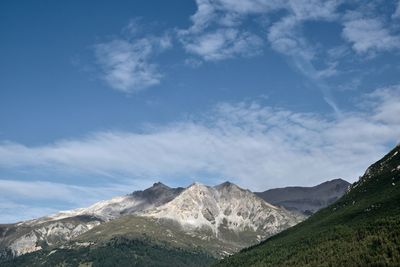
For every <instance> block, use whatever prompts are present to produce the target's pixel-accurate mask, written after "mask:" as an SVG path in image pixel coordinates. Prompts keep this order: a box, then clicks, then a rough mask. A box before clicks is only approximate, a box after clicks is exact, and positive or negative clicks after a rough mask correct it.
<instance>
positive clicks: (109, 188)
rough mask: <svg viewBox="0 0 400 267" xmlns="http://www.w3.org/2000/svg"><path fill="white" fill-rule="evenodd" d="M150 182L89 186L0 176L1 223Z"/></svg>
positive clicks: (85, 203)
mask: <svg viewBox="0 0 400 267" xmlns="http://www.w3.org/2000/svg"><path fill="white" fill-rule="evenodd" d="M149 183H150V182H143V183H142V182H140V181H136V183H134V184H132V183H130V184H124V183H120V184H108V185H104V186H102V187H98V186H90V187H89V186H77V185H71V184H64V183H55V182H48V181H35V180H30V181H17V180H5V179H0V191H1V192H2V195H1V196H0V214H1V215H0V223H10V222H17V221H21V220H29V219H33V218H38V217H40V216H45V215H49V214H52V213H55V212H58V211H60V210H63V209H65V208H77V207H84V206H88V205H91V204H93V203H95V202H97V201H99V200H103V199H109V198H111V197H113V196H116V195H122V194H127V193H130V192H132V191H134V190H136V189H138V188H142V187H143V186H144V185H146V186H147V185H149ZM44 203H46V204H44ZM44 206H45V207H44Z"/></svg>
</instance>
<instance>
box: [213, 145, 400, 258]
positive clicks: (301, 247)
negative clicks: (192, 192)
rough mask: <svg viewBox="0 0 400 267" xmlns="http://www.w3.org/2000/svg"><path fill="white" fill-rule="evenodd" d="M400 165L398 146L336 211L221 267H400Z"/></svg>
mask: <svg viewBox="0 0 400 267" xmlns="http://www.w3.org/2000/svg"><path fill="white" fill-rule="evenodd" d="M396 152H398V153H397V154H396ZM394 154H396V155H394ZM399 165H400V147H399V146H398V147H396V148H395V149H394V150H392V151H391V152H390V153H389V154H388V155H386V156H385V157H384V158H383V159H382V160H380V161H378V162H377V163H375V164H374V165H372V166H371V167H370V171H369V174H367V175H364V176H363V177H362V178H361V180H360V181H359V182H357V183H356V184H354V185H353V187H352V189H351V191H350V192H349V193H348V194H346V195H345V196H344V197H342V198H341V199H340V200H339V201H337V202H336V203H334V204H333V205H331V206H329V207H327V208H325V209H323V210H321V211H319V212H317V213H316V214H315V215H313V216H311V217H310V218H309V219H308V220H306V221H304V222H303V223H300V224H298V225H296V226H294V227H292V228H290V229H288V230H286V231H283V232H282V233H280V234H278V235H276V236H274V237H271V238H269V239H267V240H266V241H264V242H263V243H261V244H259V245H257V246H254V247H251V248H248V249H245V250H243V251H242V252H240V253H238V254H236V255H233V256H231V257H229V258H226V259H225V260H223V261H221V262H220V263H218V264H217V266H400V167H399V168H398V166H399Z"/></svg>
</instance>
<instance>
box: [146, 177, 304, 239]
mask: <svg viewBox="0 0 400 267" xmlns="http://www.w3.org/2000/svg"><path fill="white" fill-rule="evenodd" d="M142 215H143V216H150V217H154V218H160V219H170V220H173V221H175V222H178V223H179V224H180V225H182V226H183V227H184V228H185V229H187V230H188V231H190V230H200V229H204V230H207V229H208V230H210V231H211V232H212V233H213V234H214V235H215V236H216V237H218V238H221V239H231V236H232V235H234V233H240V232H248V233H249V232H250V233H256V234H257V235H258V238H259V239H263V238H265V237H267V236H271V235H273V234H275V233H278V232H280V231H282V230H283V229H286V228H288V227H290V226H293V225H295V224H297V223H298V222H300V221H301V220H303V219H304V217H302V216H296V215H295V214H293V213H290V212H288V211H287V210H285V209H282V208H279V207H276V206H273V205H271V204H269V203H267V202H265V201H264V200H263V199H261V198H259V197H258V196H256V195H255V194H254V193H252V192H250V191H248V190H244V189H242V188H240V187H238V186H236V185H234V184H232V183H229V182H226V183H223V184H220V185H217V186H215V187H209V186H205V185H202V184H198V183H194V184H192V185H191V186H189V187H188V188H187V189H185V190H184V191H183V192H182V193H181V194H180V195H179V196H177V197H176V198H175V199H173V200H172V201H170V202H168V203H166V204H164V205H162V206H159V207H157V208H154V209H150V210H146V211H144V212H143V213H142Z"/></svg>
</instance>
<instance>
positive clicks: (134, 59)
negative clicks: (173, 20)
mask: <svg viewBox="0 0 400 267" xmlns="http://www.w3.org/2000/svg"><path fill="white" fill-rule="evenodd" d="M131 28H132V27H130V28H129V29H130V30H129V31H130V32H131V31H132V29H131ZM169 47H171V40H170V37H169V36H168V35H165V36H162V37H154V36H146V37H143V38H133V39H132V40H129V39H118V38H117V39H114V40H112V41H110V42H105V43H99V44H97V45H95V55H96V59H97V62H98V63H99V65H100V67H101V69H102V73H103V76H104V77H103V78H104V80H105V81H106V82H107V83H108V84H109V85H110V86H111V87H112V88H114V89H116V90H119V91H123V92H126V93H133V92H137V91H140V90H143V89H146V88H148V87H150V86H153V85H156V84H159V83H160V80H161V78H162V74H161V73H160V72H159V70H158V69H157V64H155V63H153V57H154V56H155V55H157V54H158V53H160V52H162V51H164V50H165V49H167V48H169Z"/></svg>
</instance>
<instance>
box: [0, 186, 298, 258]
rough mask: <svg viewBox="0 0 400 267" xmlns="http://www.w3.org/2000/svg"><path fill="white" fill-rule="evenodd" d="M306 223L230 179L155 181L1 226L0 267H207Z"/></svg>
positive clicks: (296, 215)
mask: <svg viewBox="0 0 400 267" xmlns="http://www.w3.org/2000/svg"><path fill="white" fill-rule="evenodd" d="M304 219H305V216H303V215H301V214H297V213H293V212H291V211H288V210H286V209H285V208H282V207H277V206H274V205H271V204H269V203H267V202H265V201H264V200H263V199H261V198H259V197H258V196H257V195H255V194H254V193H252V192H251V191H249V190H245V189H242V188H240V187H238V186H236V185H235V184H232V183H229V182H226V183H223V184H220V185H217V186H214V187H211V186H206V185H202V184H199V183H194V184H192V185H190V186H189V187H187V188H170V187H168V186H166V185H164V184H162V183H155V184H154V185H153V186H152V187H150V188H148V189H146V190H144V191H136V192H134V193H132V194H129V195H125V196H119V197H114V198H112V199H110V200H107V201H101V202H98V203H95V204H94V205H92V206H90V207H88V208H81V209H76V210H70V211H64V212H59V213H57V214H54V215H50V216H47V217H43V218H39V219H36V220H30V221H25V222H20V223H17V224H11V225H1V226H0V247H1V248H2V252H1V256H2V258H3V262H2V264H1V265H2V266H35V265H37V266H42V265H45V266H54V265H57V264H64V265H67V266H76V265H79V264H86V263H87V264H94V265H101V266H104V265H105V259H104V258H102V257H103V256H104V255H105V254H104V253H108V254H109V257H114V256H115V257H120V256H121V257H120V258H119V260H120V261H121V262H120V264H121V265H127V266H130V265H132V262H135V264H136V265H137V266H143V264H145V265H152V266H154V265H156V266H162V265H163V263H165V261H164V256H162V255H167V254H168V255H173V256H172V258H171V259H170V262H169V263H168V264H172V263H174V265H175V266H190V264H192V265H193V266H202V265H208V264H209V263H210V262H212V261H215V260H216V259H219V258H222V257H224V256H226V255H230V254H232V253H235V252H237V251H239V250H240V249H242V248H244V247H248V246H250V245H254V244H256V243H258V242H260V241H261V240H263V239H265V238H267V237H269V236H272V235H274V234H276V233H278V232H280V231H282V230H284V229H286V228H288V227H291V226H293V225H295V224H297V223H299V222H300V221H302V220H304ZM127 251H130V252H131V254H129V253H127ZM102 255H103V256H102ZM113 255H114V256H113ZM122 255H123V256H122ZM157 255H159V256H160V257H158V256H157ZM99 257H100V258H99ZM173 259H175V260H173ZM106 262H107V261H106ZM110 264H111V265H112V264H113V261H110Z"/></svg>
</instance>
